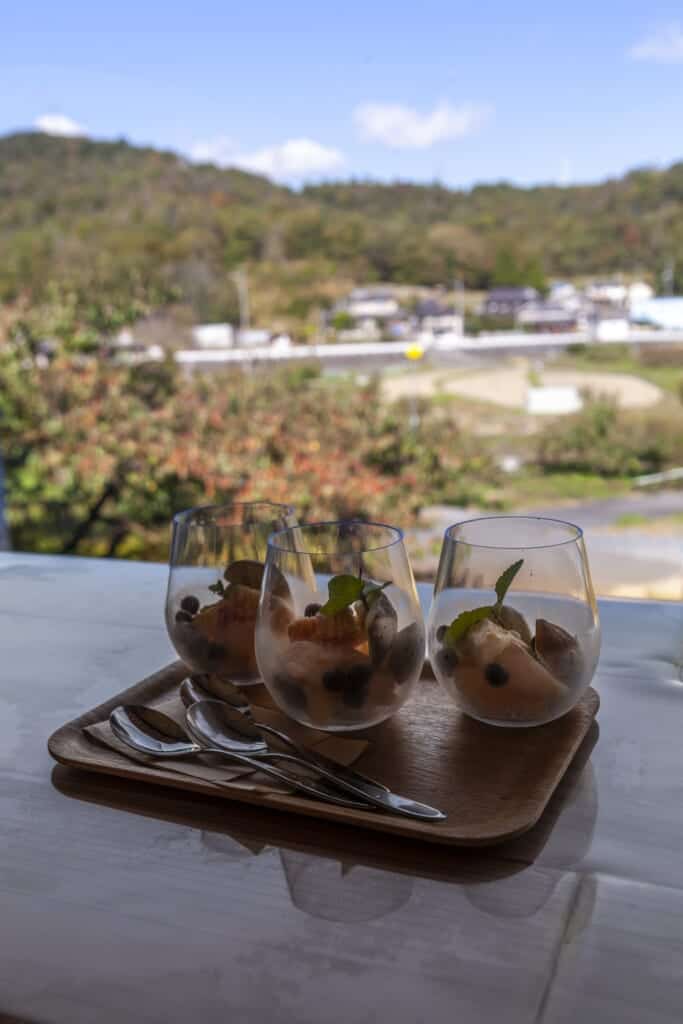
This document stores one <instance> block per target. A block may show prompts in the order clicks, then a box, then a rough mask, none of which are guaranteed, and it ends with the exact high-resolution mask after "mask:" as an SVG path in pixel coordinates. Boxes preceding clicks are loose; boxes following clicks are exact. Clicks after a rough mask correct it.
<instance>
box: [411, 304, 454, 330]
mask: <svg viewBox="0 0 683 1024" xmlns="http://www.w3.org/2000/svg"><path fill="white" fill-rule="evenodd" d="M415 316H416V317H417V320H418V323H419V327H420V329H421V330H423V331H431V333H432V334H462V333H463V326H464V324H463V317H462V314H461V313H455V312H454V311H453V310H452V309H451V308H449V307H448V306H444V305H443V304H442V303H440V302H438V301H437V300H436V299H423V300H422V301H421V302H418V303H417V305H416V306H415Z"/></svg>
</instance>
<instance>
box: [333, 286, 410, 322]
mask: <svg viewBox="0 0 683 1024" xmlns="http://www.w3.org/2000/svg"><path fill="white" fill-rule="evenodd" d="M399 309H400V307H399V304H398V300H397V299H396V298H394V296H393V295H392V293H391V292H390V291H388V290H387V289H383V288H354V290H353V291H352V292H351V294H350V295H349V297H348V298H347V299H346V300H345V301H344V302H342V303H341V304H340V305H339V306H338V311H339V312H345V313H348V314H349V316H350V317H353V319H354V320H389V319H391V317H394V316H396V315H397V314H398V312H399Z"/></svg>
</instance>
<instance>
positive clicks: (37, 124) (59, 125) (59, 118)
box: [33, 114, 87, 138]
mask: <svg viewBox="0 0 683 1024" xmlns="http://www.w3.org/2000/svg"><path fill="white" fill-rule="evenodd" d="M33 126H34V128H37V129H38V131H39V132H45V134H46V135H64V136H66V137H67V138H72V137H74V136H76V135H85V134H87V133H86V130H85V128H84V127H83V125H82V124H78V122H77V121H74V120H73V118H71V117H67V116H66V114H41V116H40V117H37V118H36V119H35V121H34V122H33Z"/></svg>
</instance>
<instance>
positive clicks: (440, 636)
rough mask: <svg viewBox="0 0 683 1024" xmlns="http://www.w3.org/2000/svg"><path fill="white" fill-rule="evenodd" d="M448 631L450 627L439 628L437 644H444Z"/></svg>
mask: <svg viewBox="0 0 683 1024" xmlns="http://www.w3.org/2000/svg"><path fill="white" fill-rule="evenodd" d="M447 629H448V626H439V628H438V629H437V631H436V641H437V643H439V644H442V643H443V638H444V637H445V635H446V630H447Z"/></svg>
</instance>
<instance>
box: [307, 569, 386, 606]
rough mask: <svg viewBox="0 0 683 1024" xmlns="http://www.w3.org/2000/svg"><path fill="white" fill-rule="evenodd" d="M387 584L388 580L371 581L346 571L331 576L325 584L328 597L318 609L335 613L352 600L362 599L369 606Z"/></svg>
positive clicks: (351, 602)
mask: <svg viewBox="0 0 683 1024" xmlns="http://www.w3.org/2000/svg"><path fill="white" fill-rule="evenodd" d="M388 586H389V582H387V583H371V582H369V581H367V580H362V579H360V577H358V576H350V575H347V574H346V573H342V574H340V575H339V576H333V577H332V579H331V580H330V581H329V582H328V584H327V593H328V597H327V601H326V602H325V604H324V605H323V606H322V608H321V609H320V614H321V615H336V614H337V612H342V611H343V610H344V609H345V608H348V607H349V605H351V604H353V602H354V601H363V602H364V604H365V605H367V606H368V607H370V606H371V605H372V604H373V603H374V601H376V600H377V598H378V597H379V594H380V592H381V591H382V590H384V588H385V587H388Z"/></svg>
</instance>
